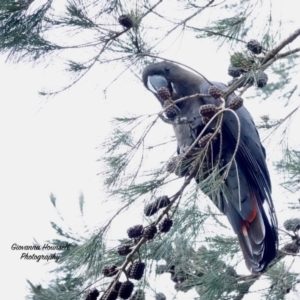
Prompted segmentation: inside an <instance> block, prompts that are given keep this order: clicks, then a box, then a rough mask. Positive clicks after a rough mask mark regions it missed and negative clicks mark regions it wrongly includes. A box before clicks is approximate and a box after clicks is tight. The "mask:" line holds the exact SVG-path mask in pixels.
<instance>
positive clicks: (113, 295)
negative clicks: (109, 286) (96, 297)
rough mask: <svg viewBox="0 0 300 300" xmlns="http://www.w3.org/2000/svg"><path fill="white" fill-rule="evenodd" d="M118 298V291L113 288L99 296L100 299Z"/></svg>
mask: <svg viewBox="0 0 300 300" xmlns="http://www.w3.org/2000/svg"><path fill="white" fill-rule="evenodd" d="M117 298H118V292H117V291H115V290H111V291H109V290H108V291H106V292H105V293H104V294H103V296H102V297H101V300H116V299H117Z"/></svg>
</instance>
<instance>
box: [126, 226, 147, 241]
mask: <svg viewBox="0 0 300 300" xmlns="http://www.w3.org/2000/svg"><path fill="white" fill-rule="evenodd" d="M142 231H143V225H135V226H133V227H130V228H128V229H127V234H128V237H129V238H131V239H134V238H138V237H140V236H141V235H142Z"/></svg>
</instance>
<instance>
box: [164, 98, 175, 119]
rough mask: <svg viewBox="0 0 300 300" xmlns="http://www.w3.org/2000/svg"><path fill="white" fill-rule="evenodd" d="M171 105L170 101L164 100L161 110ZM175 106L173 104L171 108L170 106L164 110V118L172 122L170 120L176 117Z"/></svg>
mask: <svg viewBox="0 0 300 300" xmlns="http://www.w3.org/2000/svg"><path fill="white" fill-rule="evenodd" d="M171 104H172V102H171V101H170V100H165V102H164V104H163V108H166V107H168V106H169V105H171ZM175 106H176V105H175V104H173V106H171V107H169V108H167V109H166V110H165V114H166V116H167V118H168V119H171V120H172V119H174V118H175V117H176V116H177V115H178V113H177V110H176V108H175Z"/></svg>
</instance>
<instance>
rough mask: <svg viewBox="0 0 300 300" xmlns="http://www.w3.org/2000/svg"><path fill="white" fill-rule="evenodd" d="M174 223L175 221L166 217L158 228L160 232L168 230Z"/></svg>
mask: <svg viewBox="0 0 300 300" xmlns="http://www.w3.org/2000/svg"><path fill="white" fill-rule="evenodd" d="M172 225H173V221H172V220H171V219H169V218H165V219H164V220H163V221H162V222H161V223H160V224H159V225H158V229H159V231H160V232H164V233H165V232H168V231H169V230H170V229H171V227H172Z"/></svg>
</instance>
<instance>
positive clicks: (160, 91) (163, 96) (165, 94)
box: [157, 87, 171, 101]
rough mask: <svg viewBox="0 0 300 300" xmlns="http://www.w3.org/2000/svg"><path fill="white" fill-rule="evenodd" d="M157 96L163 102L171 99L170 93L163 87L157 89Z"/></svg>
mask: <svg viewBox="0 0 300 300" xmlns="http://www.w3.org/2000/svg"><path fill="white" fill-rule="evenodd" d="M157 94H158V96H159V98H160V99H161V100H163V101H166V100H169V99H170V98H171V93H170V91H169V90H168V89H167V88H165V87H162V88H160V89H158V90H157Z"/></svg>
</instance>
